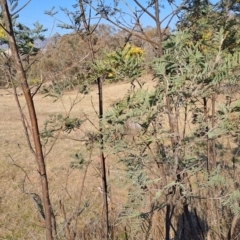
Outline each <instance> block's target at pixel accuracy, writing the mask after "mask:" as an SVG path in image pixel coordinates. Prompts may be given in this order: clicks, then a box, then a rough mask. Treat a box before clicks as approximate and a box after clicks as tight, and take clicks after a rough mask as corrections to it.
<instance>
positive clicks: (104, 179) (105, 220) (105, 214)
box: [97, 77, 109, 239]
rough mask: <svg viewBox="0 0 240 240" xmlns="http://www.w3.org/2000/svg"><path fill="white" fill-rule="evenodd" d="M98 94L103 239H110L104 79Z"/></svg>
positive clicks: (100, 82) (99, 83)
mask: <svg viewBox="0 0 240 240" xmlns="http://www.w3.org/2000/svg"><path fill="white" fill-rule="evenodd" d="M97 81H98V93H99V125H100V128H99V129H100V145H101V148H100V159H101V167H102V175H101V177H102V188H103V206H104V209H103V222H102V224H103V232H104V235H103V239H108V235H109V221H108V201H107V199H108V197H107V175H106V163H105V156H104V151H103V135H102V126H101V125H102V123H101V121H102V116H103V94H102V79H101V78H100V77H98V79H97Z"/></svg>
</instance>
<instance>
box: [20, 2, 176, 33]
mask: <svg viewBox="0 0 240 240" xmlns="http://www.w3.org/2000/svg"><path fill="white" fill-rule="evenodd" d="M139 1H140V2H141V3H142V4H143V5H145V3H146V0H139ZM26 2H27V0H19V5H18V7H17V8H16V9H18V8H20V7H21V6H23V5H24V4H25V3H26ZM105 2H108V3H109V4H110V5H111V6H113V3H111V0H106V1H105ZM125 2H127V3H128V4H129V7H130V8H129V9H131V8H133V9H134V7H135V6H134V5H133V1H132V0H126V1H125ZM163 3H164V2H163ZM73 4H76V0H32V1H31V2H30V3H29V4H28V5H27V6H26V7H25V8H24V9H23V10H22V11H21V12H20V13H19V22H21V23H23V24H25V25H27V26H29V27H32V26H33V23H35V22H36V21H39V22H40V23H41V24H43V26H44V27H45V28H48V31H47V32H46V37H49V36H51V35H52V34H54V33H56V32H58V33H60V34H65V33H69V32H70V31H69V30H64V29H61V28H59V27H57V24H59V22H58V21H56V20H55V19H54V18H52V17H50V16H48V15H46V14H44V11H45V10H50V9H51V8H52V7H55V9H54V10H56V11H58V14H57V15H55V16H56V18H57V19H59V20H61V21H63V22H67V23H68V22H69V21H68V18H67V17H66V15H65V14H64V13H63V12H62V11H61V10H60V9H59V8H60V7H66V8H68V9H69V10H71V9H72V5H73ZM121 7H122V8H123V10H125V11H129V10H128V8H127V7H126V5H123V4H122V5H121ZM170 12H171V8H169V7H167V6H165V8H164V9H162V10H161V15H162V17H164V16H166V15H167V14H169V13H170ZM105 23H106V22H105ZM143 23H144V25H145V26H147V25H153V21H151V19H149V18H144V19H143ZM172 27H173V25H172Z"/></svg>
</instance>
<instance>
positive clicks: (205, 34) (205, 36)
mask: <svg viewBox="0 0 240 240" xmlns="http://www.w3.org/2000/svg"><path fill="white" fill-rule="evenodd" d="M211 37H212V33H211V31H209V30H208V31H204V32H203V35H202V39H203V40H204V41H207V40H209V39H210V38H211Z"/></svg>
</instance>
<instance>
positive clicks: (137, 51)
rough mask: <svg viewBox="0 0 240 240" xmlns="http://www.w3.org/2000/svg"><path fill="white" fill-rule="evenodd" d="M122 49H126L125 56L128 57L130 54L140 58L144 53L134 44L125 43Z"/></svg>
mask: <svg viewBox="0 0 240 240" xmlns="http://www.w3.org/2000/svg"><path fill="white" fill-rule="evenodd" d="M124 50H127V54H126V58H129V57H132V56H135V57H138V58H140V57H142V56H143V55H144V50H143V49H142V48H140V47H136V46H134V45H130V44H127V45H126V46H125V48H124Z"/></svg>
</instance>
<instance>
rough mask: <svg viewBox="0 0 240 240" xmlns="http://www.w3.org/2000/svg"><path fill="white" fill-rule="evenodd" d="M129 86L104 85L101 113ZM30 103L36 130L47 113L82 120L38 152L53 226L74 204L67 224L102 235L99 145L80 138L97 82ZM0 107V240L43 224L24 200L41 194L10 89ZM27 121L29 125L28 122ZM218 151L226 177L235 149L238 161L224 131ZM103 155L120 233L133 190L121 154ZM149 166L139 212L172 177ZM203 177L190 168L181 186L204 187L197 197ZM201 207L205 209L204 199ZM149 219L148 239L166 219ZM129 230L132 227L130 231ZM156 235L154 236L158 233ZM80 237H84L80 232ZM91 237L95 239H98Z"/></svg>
mask: <svg viewBox="0 0 240 240" xmlns="http://www.w3.org/2000/svg"><path fill="white" fill-rule="evenodd" d="M142 80H143V81H146V84H145V85H144V88H145V89H153V88H154V84H155V83H154V82H153V81H151V77H150V76H146V77H144V78H143V79H142ZM130 88H131V85H130V84H128V83H124V82H121V83H116V84H108V85H104V88H103V96H104V100H103V102H104V110H107V109H108V108H110V107H111V104H113V103H114V102H116V101H117V100H119V99H121V98H122V97H124V95H125V94H126V93H127V92H128V91H129V89H130ZM224 99H225V96H219V97H218V100H217V101H218V102H217V103H219V102H223V101H224ZM19 100H20V103H21V106H22V107H23V109H24V112H25V113H26V118H28V114H27V109H26V105H25V101H24V97H23V96H19ZM34 102H35V106H36V110H37V115H38V122H39V127H40V129H41V130H42V129H43V128H44V122H45V121H46V119H48V118H49V115H57V114H62V115H63V116H70V117H76V118H80V119H87V121H85V122H84V123H83V124H82V125H81V127H80V128H79V129H77V130H75V131H72V132H71V133H66V132H62V131H61V132H59V134H58V135H57V138H56V139H54V138H53V139H50V140H49V141H48V142H47V144H46V145H44V153H45V154H46V157H45V160H46V166H47V171H48V179H49V185H50V196H51V200H52V204H53V208H54V212H55V214H56V220H57V223H58V226H64V222H66V221H67V220H69V219H71V217H72V216H73V214H74V212H76V209H79V208H80V209H84V211H83V212H82V213H81V216H80V217H79V218H78V221H77V222H74V223H71V224H72V225H71V227H73V228H74V226H81V227H83V226H84V229H82V231H83V232H89V233H90V232H91V234H92V233H93V232H94V231H96V232H95V233H94V234H96V235H98V234H99V236H100V233H99V232H98V231H99V226H100V224H99V223H100V221H101V213H102V207H103V206H102V193H101V167H100V158H99V148H98V147H99V146H97V144H96V143H95V145H94V146H93V148H91V146H86V142H85V141H83V139H84V136H86V135H87V134H89V133H92V132H96V131H97V128H98V116H97V112H98V90H97V86H92V88H91V91H90V93H89V94H88V95H86V96H83V95H81V94H78V93H77V91H71V92H67V93H65V94H64V95H63V96H62V97H61V98H59V99H58V100H57V101H55V102H54V99H53V98H50V97H45V96H44V95H42V94H40V93H38V94H36V95H35V96H34ZM0 106H1V108H0V146H1V148H0V164H1V168H0V181H1V185H0V211H1V214H0V239H44V223H43V222H42V221H41V218H39V216H38V212H37V210H36V208H35V206H34V203H33V201H32V200H31V197H30V194H31V193H34V194H38V195H39V196H41V188H40V179H39V174H38V172H37V166H36V162H35V158H34V156H33V155H32V153H31V152H30V150H29V147H28V145H27V141H26V139H25V134H24V132H23V128H22V123H21V119H20V115H19V112H18V108H17V105H16V102H15V100H14V96H13V94H11V90H3V89H2V90H0ZM183 115H184V114H183V111H182V112H180V117H179V119H180V120H179V122H178V124H179V129H180V131H182V128H183V126H184V122H183V120H182V119H183V118H184V117H183ZM191 118H192V113H191V112H188V116H187V130H186V133H187V134H189V135H191V132H192V131H194V129H193V128H194V127H193V125H192V124H191ZM167 119H168V118H167V114H166V113H165V115H164V117H163V121H162V126H163V127H164V128H166V127H167V125H168V122H167ZM26 120H27V122H28V119H26ZM129 141H131V140H129ZM198 141H199V142H201V141H204V139H200V138H199V139H198V138H194V140H193V141H192V142H189V144H188V145H187V146H183V148H184V149H185V148H186V151H189V154H190V155H191V154H192V152H191V147H193V148H194V147H195V148H196V146H194V144H198ZM169 142H170V141H169V139H168V140H166V141H165V143H164V144H165V147H166V149H167V148H168V145H169ZM43 143H44V142H43ZM131 144H132V145H131V146H133V149H131V146H130V148H128V151H130V150H131V151H132V153H134V151H135V149H134V147H136V149H137V150H136V152H137V151H138V145H137V144H136V145H134V143H133V142H131ZM217 148H218V150H220V151H221V154H220V155H218V163H221V164H222V163H224V164H226V166H227V167H226V168H225V169H224V168H223V169H222V170H221V171H222V174H223V176H224V178H226V179H228V177H229V176H228V170H227V169H232V165H231V161H230V160H231V159H232V156H233V155H234V154H235V153H236V154H235V155H236V156H235V157H236V159H237V157H238V155H239V154H238V148H239V146H238V145H237V143H236V142H235V141H233V139H232V138H230V137H227V136H225V137H222V138H218V139H217ZM92 149H93V150H92ZM129 149H130V150H129ZM199 151H203V153H204V151H205V150H204V146H200V145H199ZM234 151H235V152H234ZM76 153H81V154H82V156H83V158H84V159H85V161H86V162H87V164H86V165H85V166H84V167H83V169H80V170H79V169H74V168H71V167H70V165H71V163H72V162H73V161H74V158H73V157H74V156H76ZM106 156H107V158H106V167H107V174H108V186H109V189H110V191H109V194H110V195H109V208H110V218H111V222H112V223H113V224H115V226H116V228H118V229H117V230H116V231H118V233H119V232H120V233H121V232H124V231H125V230H124V229H121V228H122V226H123V225H121V224H119V222H118V221H119V219H121V218H120V215H121V214H122V212H123V209H124V207H125V206H126V205H127V193H131V191H132V190H133V191H134V189H131V187H130V184H129V182H128V181H129V178H128V180H127V178H126V171H125V170H124V168H123V166H122V165H121V164H119V162H118V160H119V159H120V157H121V156H117V155H114V154H112V153H108V152H106ZM150 158H151V157H150ZM146 159H148V158H146ZM148 164H149V165H148ZM151 164H153V166H154V167H152V165H151ZM154 164H155V162H152V163H151V162H148V163H147V164H146V172H148V174H149V178H152V180H154V181H153V182H152V183H151V184H150V185H151V188H150V189H148V190H149V192H150V193H151V194H146V196H145V197H146V199H145V200H144V201H143V202H144V206H141V207H140V209H145V211H149V208H150V206H151V202H152V198H153V196H155V195H157V192H158V188H160V189H161V188H162V187H163V186H164V183H163V182H164V178H165V179H166V181H167V184H171V182H172V175H171V174H165V172H164V171H165V170H166V172H168V171H169V169H167V168H165V170H164V166H163V168H162V170H163V175H164V177H163V176H162V175H161V174H159V171H160V170H159V169H158V168H157V167H156V166H155V165H154ZM231 171H232V170H231ZM235 171H236V173H237V171H238V169H237V168H236V170H235ZM207 179H208V178H207V175H204V174H203V173H202V172H199V173H197V172H196V174H193V175H192V176H189V180H188V182H186V183H185V184H186V186H188V184H191V189H192V190H191V191H192V192H191V194H196V195H198V194H200V192H201V191H202V192H201V194H202V195H203V196H204V194H206V190H205V189H203V190H199V189H201V187H200V188H199V184H206V181H207ZM235 179H236V181H238V177H237V176H235ZM133 185H134V184H133ZM82 189H83V191H82ZM81 192H82V193H81ZM140 197H141V196H140ZM176 201H177V202H178V200H176ZM180 202H181V201H180V200H179V202H178V204H180V205H181V203H180ZM211 204H212V209H214V207H215V202H212V203H211ZM199 206H200V205H199ZM202 206H204V203H203V205H201V207H202ZM138 210H139V209H138ZM199 213H200V215H201V214H202V213H203V211H202V210H201V211H199ZM152 217H153V218H152V220H151V221H152V224H153V225H152V226H153V229H155V230H156V231H155V230H154V231H153V232H152V233H151V234H153V235H152V236H155V238H154V237H153V239H159V238H158V237H159V236H160V235H161V234H163V233H161V231H162V229H164V224H165V223H164V218H165V216H164V211H159V212H158V211H156V213H155V214H153V215H152ZM204 217H205V216H204V214H202V218H204ZM176 219H177V218H176ZM115 221H117V222H115ZM120 221H122V220H120ZM123 221H125V222H124V224H125V226H128V225H129V226H130V225H132V224H133V223H132V222H129V223H128V222H127V221H128V220H127V219H124V220H123ZM176 221H177V220H176ZM214 221H215V220H214ZM226 222H227V220H226ZM224 224H225V222H223V223H222V225H224ZM133 225H134V224H133ZM81 227H80V229H81ZM58 230H59V237H60V239H65V238H64V237H63V236H64V234H63V231H65V230H63V229H62V230H61V228H60V229H58ZM131 231H133V230H132V229H131ZM131 231H130V232H131ZM79 234H80V233H79ZM131 234H132V236H134V232H131ZM154 234H155V235H154ZM120 235H121V234H120ZM156 236H158V237H157V238H156ZM173 236H174V235H173ZM78 238H79V239H82V237H81V236H80V235H79V237H78ZM78 238H76V239H78ZM84 239H91V240H94V239H93V237H92V235H91V236H90V237H87V236H85V238H84ZM95 239H99V238H98V237H96V238H95ZM120 239H125V238H124V237H123V238H120Z"/></svg>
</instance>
